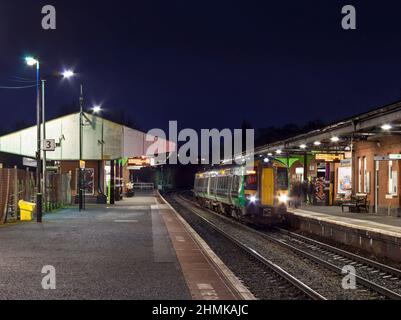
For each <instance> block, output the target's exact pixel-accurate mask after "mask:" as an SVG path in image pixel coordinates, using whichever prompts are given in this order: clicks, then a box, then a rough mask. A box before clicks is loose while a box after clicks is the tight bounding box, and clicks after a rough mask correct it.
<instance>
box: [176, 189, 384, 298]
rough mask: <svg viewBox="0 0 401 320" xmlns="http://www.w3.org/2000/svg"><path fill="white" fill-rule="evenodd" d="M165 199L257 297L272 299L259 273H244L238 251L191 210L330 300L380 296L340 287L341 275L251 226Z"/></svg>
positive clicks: (188, 204)
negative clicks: (228, 246) (220, 240)
mask: <svg viewBox="0 0 401 320" xmlns="http://www.w3.org/2000/svg"><path fill="white" fill-rule="evenodd" d="M168 200H173V201H172V202H173V203H171V204H172V205H173V206H174V207H175V208H176V209H177V211H178V212H179V213H180V214H181V215H182V216H183V217H184V219H185V220H186V221H187V222H188V223H189V224H190V225H191V226H192V227H193V228H194V229H195V230H196V231H197V232H198V233H199V234H200V235H201V237H202V238H203V239H204V240H205V241H206V242H207V243H208V244H209V246H211V248H212V249H213V250H215V252H216V254H217V255H219V256H220V258H221V259H222V260H223V261H224V262H225V263H226V264H227V265H228V267H229V268H230V269H231V270H232V271H233V272H234V273H235V274H236V275H237V276H238V277H239V278H240V279H242V280H243V282H244V284H245V285H246V286H247V287H248V288H249V289H250V290H251V291H252V292H253V293H254V294H255V295H256V296H257V297H258V298H261V299H271V297H270V295H269V294H266V292H269V291H272V290H268V289H267V287H266V286H265V285H264V283H263V277H262V276H261V274H259V273H258V274H257V275H256V276H253V277H252V279H249V278H248V277H244V270H243V269H244V268H247V266H246V265H244V264H243V262H242V261H240V259H238V256H237V254H238V251H235V250H233V251H230V252H227V249H225V248H224V247H222V246H219V244H218V243H216V242H215V240H216V239H215V235H211V234H210V228H209V229H208V228H205V226H204V225H205V223H204V222H202V221H201V219H200V218H199V217H197V216H196V215H195V214H194V213H193V212H191V210H193V211H195V212H196V213H197V214H199V215H200V216H202V217H204V218H206V219H208V220H209V221H211V222H213V223H214V224H215V225H217V226H218V227H219V228H221V229H222V230H224V231H225V232H227V233H229V234H231V235H233V236H234V237H235V238H238V239H241V241H242V242H244V243H246V244H247V245H248V246H250V247H252V248H253V249H255V250H257V251H258V252H259V253H260V254H261V255H263V256H264V257H266V258H267V259H269V260H271V261H272V262H274V263H276V264H277V265H279V266H281V267H282V268H283V269H285V270H287V271H289V272H290V273H291V274H292V275H294V276H296V277H297V278H298V279H299V280H300V281H302V282H304V283H305V284H307V285H309V286H310V287H311V288H312V289H314V290H316V291H317V292H319V293H320V294H321V295H323V296H325V297H326V298H328V299H330V300H367V299H383V297H382V296H380V295H378V294H377V293H375V292H372V291H370V290H368V289H365V288H363V287H358V288H357V289H356V290H344V289H343V288H342V277H340V276H339V275H337V274H335V273H334V272H332V271H329V270H326V269H324V268H322V267H319V266H317V265H316V264H315V263H313V262H311V261H308V260H306V259H303V258H301V257H298V256H297V255H295V254H294V253H293V252H291V251H290V250H288V249H285V248H282V247H281V246H279V245H277V244H274V243H271V242H269V241H268V240H266V239H265V238H263V237H261V236H260V235H258V234H255V233H252V232H251V231H250V230H247V229H246V228H243V227H242V226H239V225H237V224H236V223H234V222H231V221H229V220H227V219H222V217H220V216H217V215H216V214H214V213H211V212H209V211H207V210H204V209H202V208H199V207H196V206H194V205H192V204H191V203H189V202H187V201H185V202H184V200H182V199H180V198H178V197H176V196H175V197H174V199H172V197H171V196H168ZM214 234H216V232H214ZM239 265H240V266H239ZM255 271H256V270H255ZM252 272H253V271H252ZM252 272H251V273H252ZM281 298H282V297H279V298H278V299H281ZM273 299H274V298H273ZM284 299H288V297H287V298H286V297H284Z"/></svg>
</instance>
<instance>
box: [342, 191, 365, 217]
mask: <svg viewBox="0 0 401 320" xmlns="http://www.w3.org/2000/svg"><path fill="white" fill-rule="evenodd" d="M345 207H348V211H349V212H355V211H356V212H361V211H364V212H366V213H368V212H369V200H368V195H367V194H356V195H354V196H352V197H351V201H347V202H344V203H342V204H341V210H342V212H344V208H345Z"/></svg>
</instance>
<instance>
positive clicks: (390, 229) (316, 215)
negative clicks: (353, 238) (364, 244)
mask: <svg viewBox="0 0 401 320" xmlns="http://www.w3.org/2000/svg"><path fill="white" fill-rule="evenodd" d="M288 211H289V212H290V213H292V214H295V215H297V216H301V217H307V218H312V219H317V220H322V221H326V222H331V223H335V224H339V225H344V226H348V227H352V228H357V229H362V230H366V231H373V232H377V233H383V234H386V235H390V236H394V237H400V238H401V218H396V217H391V216H383V215H376V214H367V213H354V212H348V210H347V209H345V212H344V213H343V212H342V210H341V207H337V206H301V207H299V208H298V209H295V208H289V209H288Z"/></svg>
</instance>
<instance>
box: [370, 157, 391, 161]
mask: <svg viewBox="0 0 401 320" xmlns="http://www.w3.org/2000/svg"><path fill="white" fill-rule="evenodd" d="M374 160H375V161H389V160H390V157H389V156H376V157H375V158H374Z"/></svg>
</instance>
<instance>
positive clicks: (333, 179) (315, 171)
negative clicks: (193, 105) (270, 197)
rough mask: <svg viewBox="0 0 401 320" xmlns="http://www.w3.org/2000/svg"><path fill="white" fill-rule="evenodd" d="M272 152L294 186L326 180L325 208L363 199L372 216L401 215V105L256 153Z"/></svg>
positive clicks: (281, 142) (284, 141)
mask: <svg viewBox="0 0 401 320" xmlns="http://www.w3.org/2000/svg"><path fill="white" fill-rule="evenodd" d="M278 151H279V152H278ZM269 154H274V155H275V157H276V158H279V159H280V160H281V161H283V162H285V163H287V165H288V166H289V176H290V184H291V183H295V181H304V180H308V181H310V180H311V179H315V180H316V179H318V181H321V183H322V184H323V187H322V190H324V195H325V196H324V198H325V201H324V205H336V204H341V203H342V202H344V201H347V200H348V199H349V198H350V197H351V196H352V195H354V196H355V195H358V196H359V195H362V196H364V197H366V198H367V200H368V203H369V211H370V212H371V213H377V214H381V215H390V216H399V217H401V195H400V192H401V102H395V103H392V104H389V105H386V106H383V107H379V108H376V109H373V110H372V111H369V112H366V113H364V114H360V115H357V116H354V117H351V118H348V119H345V120H343V121H339V122H337V123H334V124H332V125H329V126H327V127H324V128H322V129H320V130H314V131H312V132H309V133H306V134H302V135H299V136H296V137H292V138H289V139H286V140H283V141H278V142H275V143H271V144H269V145H266V146H263V147H261V148H258V149H257V150H256V155H259V156H261V157H263V156H265V155H269Z"/></svg>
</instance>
